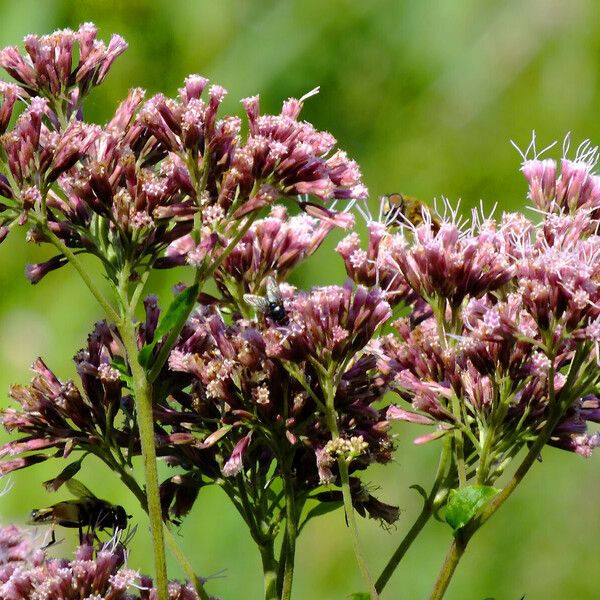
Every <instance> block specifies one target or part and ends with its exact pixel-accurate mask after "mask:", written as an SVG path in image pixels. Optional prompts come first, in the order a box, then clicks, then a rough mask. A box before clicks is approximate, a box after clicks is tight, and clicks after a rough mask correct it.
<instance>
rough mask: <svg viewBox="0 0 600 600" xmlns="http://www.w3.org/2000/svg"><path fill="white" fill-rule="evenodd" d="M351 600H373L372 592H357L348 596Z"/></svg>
mask: <svg viewBox="0 0 600 600" xmlns="http://www.w3.org/2000/svg"><path fill="white" fill-rule="evenodd" d="M348 598H350V600H371V594H369V593H368V592H355V593H354V594H350V595H349V596H348Z"/></svg>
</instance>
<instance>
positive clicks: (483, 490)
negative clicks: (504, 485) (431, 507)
mask: <svg viewBox="0 0 600 600" xmlns="http://www.w3.org/2000/svg"><path fill="white" fill-rule="evenodd" d="M499 491H500V490H498V489H497V488H494V487H491V486H489V485H470V486H466V487H463V488H460V489H458V490H450V497H449V499H448V503H447V504H446V522H447V523H448V525H450V527H452V529H453V530H454V531H455V532H456V531H457V530H458V529H460V528H461V527H464V526H465V525H466V524H467V523H468V522H469V521H470V520H471V519H472V518H473V517H474V516H475V515H476V514H477V513H478V512H479V511H480V510H481V509H482V508H483V507H484V506H485V505H486V504H487V503H488V502H489V501H490V500H491V499H492V498H493V497H494V496H495V495H496V494H497V493H498V492H499Z"/></svg>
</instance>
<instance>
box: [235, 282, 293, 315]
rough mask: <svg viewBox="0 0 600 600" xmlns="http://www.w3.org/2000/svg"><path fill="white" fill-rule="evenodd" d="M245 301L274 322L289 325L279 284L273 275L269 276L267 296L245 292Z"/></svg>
mask: <svg viewBox="0 0 600 600" xmlns="http://www.w3.org/2000/svg"><path fill="white" fill-rule="evenodd" d="M244 301H245V302H246V304H249V305H250V306H252V307H253V308H254V309H256V310H257V311H258V312H260V313H262V314H263V315H265V317H268V318H269V319H271V321H273V322H274V323H277V324H278V325H287V323H288V315H287V311H286V310H285V306H284V305H283V298H282V297H281V291H280V289H279V284H278V283H277V281H275V279H274V278H273V277H267V283H266V294H265V296H256V295H254V294H244Z"/></svg>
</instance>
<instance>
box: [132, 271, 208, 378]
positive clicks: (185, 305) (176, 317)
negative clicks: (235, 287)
mask: <svg viewBox="0 0 600 600" xmlns="http://www.w3.org/2000/svg"><path fill="white" fill-rule="evenodd" d="M198 289H199V287H198V284H197V283H195V284H194V285H191V286H190V287H188V288H186V289H185V290H183V292H181V293H180V294H177V296H175V298H174V299H173V302H171V304H170V305H169V308H167V310H166V311H165V313H164V315H163V317H162V319H161V320H160V321H159V323H158V327H157V328H156V331H155V332H154V339H153V340H152V342H151V343H150V344H148V345H147V346H144V347H143V348H142V349H141V351H140V354H139V359H138V360H139V361H140V364H141V365H142V366H143V367H148V366H149V363H150V358H151V356H152V352H153V351H154V347H155V346H156V344H157V343H158V342H159V341H160V340H161V339H162V338H163V337H164V336H165V335H167V334H168V333H169V332H170V331H171V330H172V329H174V328H175V327H179V326H180V325H181V320H182V319H186V318H187V316H188V315H189V313H190V310H191V308H192V306H193V305H194V302H196V296H197V295H198Z"/></svg>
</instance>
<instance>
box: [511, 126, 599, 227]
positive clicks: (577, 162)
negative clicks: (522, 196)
mask: <svg viewBox="0 0 600 600" xmlns="http://www.w3.org/2000/svg"><path fill="white" fill-rule="evenodd" d="M569 145H570V138H569V137H568V136H567V138H566V139H565V143H564V148H563V154H564V156H563V158H562V159H561V161H560V174H559V169H558V166H557V163H556V161H555V160H553V159H550V158H545V159H543V158H541V157H540V156H539V155H538V153H537V152H536V149H535V138H534V139H533V140H532V143H531V144H530V147H529V148H528V149H527V150H526V151H525V152H523V153H522V157H523V165H522V167H521V171H522V172H523V174H524V175H525V178H526V179H527V182H528V184H529V192H528V197H529V199H530V200H531V202H532V203H533V204H534V206H535V207H536V208H538V209H540V210H542V211H544V212H548V213H550V212H553V213H561V212H562V213H574V212H576V211H579V210H581V211H584V213H585V214H587V215H588V218H590V219H593V220H596V219H598V217H599V216H600V213H599V211H598V209H599V208H600V178H599V177H598V176H597V175H595V174H594V173H593V169H594V167H595V166H596V162H597V161H598V148H597V147H596V146H592V145H591V144H590V142H589V141H586V142H583V143H582V144H581V145H580V146H579V148H578V149H577V152H576V156H575V158H574V159H572V160H571V159H568V158H567V157H566V155H567V152H568V149H569ZM530 149H533V152H534V156H533V158H528V156H527V155H528V153H529V150H530ZM542 153H543V151H542ZM542 153H540V154H542Z"/></svg>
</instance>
